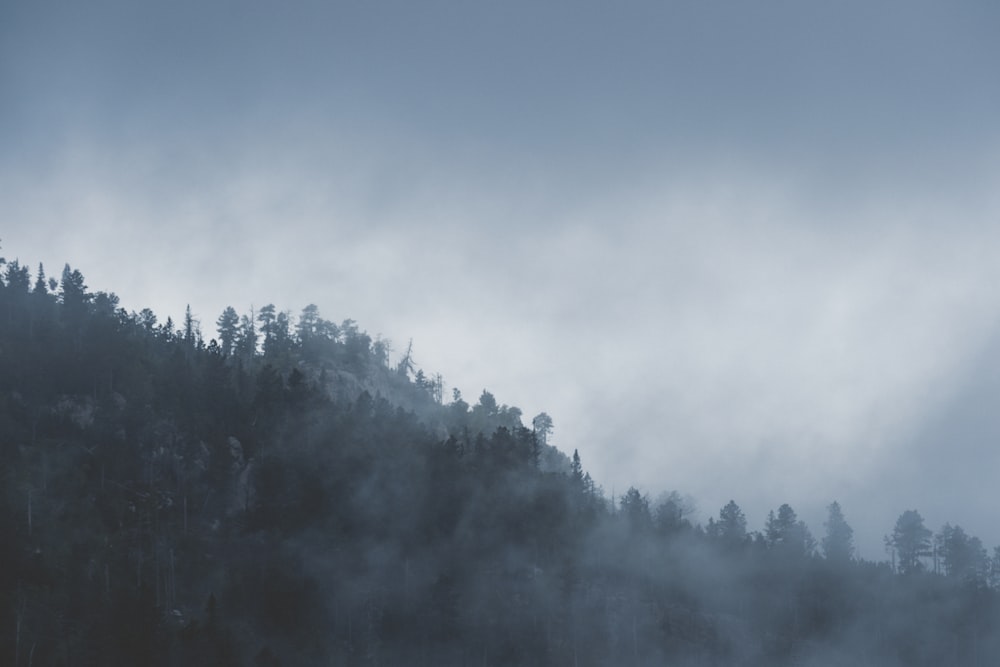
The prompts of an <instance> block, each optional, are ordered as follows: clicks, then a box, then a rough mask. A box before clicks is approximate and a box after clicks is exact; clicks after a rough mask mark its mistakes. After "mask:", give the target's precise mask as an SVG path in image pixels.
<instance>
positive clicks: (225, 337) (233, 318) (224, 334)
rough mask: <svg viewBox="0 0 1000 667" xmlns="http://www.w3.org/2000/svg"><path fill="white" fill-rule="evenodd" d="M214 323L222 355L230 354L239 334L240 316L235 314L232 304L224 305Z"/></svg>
mask: <svg viewBox="0 0 1000 667" xmlns="http://www.w3.org/2000/svg"><path fill="white" fill-rule="evenodd" d="M216 325H217V327H218V332H219V343H220V345H221V352H222V356H224V357H228V356H231V355H232V354H233V350H234V346H235V344H236V340H237V338H238V336H239V325H240V316H239V315H237V314H236V309H235V308H233V307H232V306H226V308H225V310H223V311H222V314H221V315H219V319H218V321H217V322H216Z"/></svg>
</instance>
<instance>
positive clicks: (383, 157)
mask: <svg viewBox="0 0 1000 667" xmlns="http://www.w3.org/2000/svg"><path fill="white" fill-rule="evenodd" d="M998 34H1000V5H997V4H996V3H993V2H954V3H937V2H934V3H932V2H920V1H913V0H907V1H905V2H903V1H898V2H871V1H870V0H867V1H865V2H837V3H830V2H790V1H786V2H778V1H761V2H701V1H698V2H695V1H694V0H687V1H680V0H678V1H668V0H662V1H659V2H618V3H610V2H589V1H582V0H578V1H575V2H522V1H520V0H506V1H505V2H474V1H471V0H470V1H468V2H458V1H449V2H445V1H440V2H436V1H425V2H412V1H411V0H407V1H400V2H379V1H378V0H366V1H364V2H361V1H350V2H302V3H293V2H280V3H279V2H272V3H267V2H256V3H255V2H247V1H245V0H241V1H239V2H237V1H233V2H214V3H207V2H193V1H192V2H185V1H171V2H167V1H163V2H136V1H134V0H129V1H120V2H101V1H100V0H93V1H91V2H64V3H50V2H27V1H25V2H20V1H18V0H7V1H6V2H2V3H0V238H2V242H3V254H4V255H5V256H7V258H8V259H12V258H14V257H19V258H20V259H21V260H22V262H29V263H31V264H32V266H34V265H35V264H36V263H37V262H39V261H44V262H45V264H46V267H47V269H48V272H49V274H50V275H58V273H59V271H60V270H61V268H62V265H63V263H64V262H70V263H71V264H72V265H73V266H74V267H75V268H80V269H81V271H82V272H83V273H84V275H85V276H86V278H87V282H88V285H89V286H90V288H91V289H94V290H97V289H105V290H113V291H115V292H117V293H118V294H119V296H121V298H122V301H123V305H124V306H126V307H127V308H129V309H131V310H139V309H141V308H142V307H145V306H150V307H153V308H154V310H156V311H157V313H158V314H159V315H160V318H161V320H162V319H166V316H167V315H173V316H174V318H175V319H177V318H178V317H180V316H181V315H182V313H183V311H184V307H185V305H186V304H188V303H190V304H191V307H192V309H193V310H194V312H195V314H196V315H197V316H198V317H199V318H200V319H201V321H202V323H203V326H204V329H205V330H206V333H207V334H209V335H210V334H212V333H214V328H215V326H214V323H215V320H216V318H217V317H218V315H219V313H220V312H221V311H222V309H223V308H224V307H225V306H226V305H233V306H234V307H236V308H237V310H239V311H241V312H245V311H248V310H249V309H250V307H251V305H253V306H256V307H259V306H261V305H264V304H266V303H270V302H273V303H275V304H276V305H278V307H280V308H287V309H290V310H292V311H293V312H294V313H296V314H297V313H298V311H299V310H300V309H301V308H302V307H303V306H305V305H306V304H308V303H311V302H312V303H316V304H318V305H319V306H320V310H321V312H322V314H323V315H324V316H326V317H327V318H329V319H333V320H336V321H340V320H342V319H344V318H348V317H350V318H353V319H355V320H357V321H358V322H359V324H360V325H361V327H362V328H364V329H367V330H368V331H369V333H371V334H373V335H374V334H378V333H380V334H382V335H383V336H386V337H389V338H390V339H392V340H393V341H394V344H395V348H396V350H397V351H399V350H401V349H403V348H405V345H406V341H407V340H408V339H409V338H410V337H412V338H413V341H414V354H415V358H416V361H417V362H418V364H419V365H420V366H422V367H423V368H424V369H425V370H427V371H428V372H441V373H442V374H443V375H444V378H445V381H446V383H447V386H448V389H449V390H450V388H451V387H458V388H459V389H461V390H462V391H463V393H464V395H465V398H466V399H467V400H470V401H475V399H476V398H478V396H479V394H480V392H481V391H482V390H483V388H487V389H489V390H490V391H492V392H493V393H494V394H496V396H497V398H498V400H500V401H501V402H504V403H508V404H512V405H518V406H520V407H521V408H522V409H523V410H524V412H525V413H526V417H528V418H530V417H531V416H532V415H534V414H535V413H537V412H539V411H541V410H545V411H547V412H549V414H551V415H552V417H553V419H554V421H555V425H556V432H555V440H554V442H555V444H557V445H558V446H559V447H560V448H562V449H564V450H566V451H568V452H572V450H573V448H579V450H580V453H581V456H582V457H583V461H584V464H585V467H586V468H588V469H589V470H590V471H591V473H592V474H593V475H594V477H595V478H596V479H597V480H598V481H599V482H600V483H601V484H603V485H604V487H605V489H606V490H607V491H609V492H610V491H611V490H612V489H614V490H615V491H616V493H619V494H620V493H622V492H624V491H625V489H626V488H627V487H628V485H630V484H637V485H639V486H640V487H641V488H642V489H643V490H644V491H647V492H649V493H650V494H651V495H653V496H655V495H656V494H657V493H659V492H660V491H663V490H669V489H677V490H680V491H681V492H684V493H690V494H692V495H693V496H694V497H695V498H696V499H697V501H698V504H699V508H700V511H701V517H700V518H701V519H702V520H705V519H707V517H708V516H709V515H710V514H715V513H716V512H717V511H718V508H719V507H721V506H722V504H724V503H725V502H726V501H728V500H729V499H730V498H734V499H736V501H737V502H738V503H740V504H741V505H742V507H743V508H744V510H745V511H746V513H747V515H748V518H749V521H750V525H751V527H752V528H760V527H761V526H762V524H763V521H764V519H765V515H766V512H767V510H768V509H772V508H776V507H777V506H778V505H779V504H781V503H783V502H788V503H790V504H791V505H792V506H793V507H795V508H796V509H797V510H799V514H800V516H801V517H803V518H805V519H806V520H807V521H808V522H809V523H810V525H811V527H812V529H813V532H814V533H816V534H817V536H819V535H820V534H821V533H822V520H823V516H824V514H823V507H824V506H825V505H826V504H827V503H829V502H830V501H831V500H833V499H837V500H839V501H840V503H841V505H842V506H843V508H844V511H845V513H846V515H847V518H848V520H849V522H851V523H852V524H853V525H854V527H855V529H856V531H857V533H858V538H859V542H860V544H861V547H862V554H863V555H864V556H866V557H868V558H882V557H884V553H883V551H882V548H881V540H880V538H881V536H882V535H883V534H884V533H887V532H890V531H891V529H892V525H893V523H894V521H895V518H896V517H897V516H898V515H899V513H900V512H902V511H903V510H905V509H909V508H916V509H919V510H920V511H921V512H922V514H923V515H924V517H925V518H926V519H927V523H928V525H929V527H931V528H932V529H934V530H937V529H938V528H939V527H940V526H941V524H943V523H944V522H945V521H951V522H953V523H954V522H958V523H961V524H962V525H963V526H964V527H965V528H966V530H968V531H969V532H971V533H973V534H977V535H979V536H980V537H982V538H983V539H984V541H985V542H986V543H987V544H989V545H990V546H992V545H995V544H1000V525H998V524H997V522H996V512H995V507H996V504H995V503H996V497H995V496H996V481H997V477H998V473H1000V416H998V414H1000V410H998V409H997V407H996V406H997V405H998V404H1000V328H998V325H1000V290H998V285H1000V261H997V254H998V249H1000V76H998V75H997V72H998V70H1000V40H997V39H996V36H997V35H998Z"/></svg>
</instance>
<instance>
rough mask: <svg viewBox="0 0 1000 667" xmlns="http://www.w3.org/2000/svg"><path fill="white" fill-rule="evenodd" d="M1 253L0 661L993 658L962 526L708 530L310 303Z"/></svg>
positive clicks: (732, 526)
mask: <svg viewBox="0 0 1000 667" xmlns="http://www.w3.org/2000/svg"><path fill="white" fill-rule="evenodd" d="M0 261H2V260H0ZM2 264H3V265H2V267H0V269H2V271H0V276H2V277H0V475H2V487H0V489H2V493H0V664H9V665H13V666H15V667H24V666H31V667H34V666H39V667H41V666H48V665H65V666H67V667H69V666H77V665H224V666H229V665H232V666H236V665H247V666H259V667H268V666H276V665H284V666H286V667H290V666H293V665H426V666H428V667H431V666H433V667H449V666H452V665H455V666H458V665H567V666H572V667H578V666H583V665H908V666H912V665H935V666H939V665H995V664H1000V632H998V630H1000V550H994V551H993V552H992V553H991V552H988V551H987V549H986V547H985V546H984V545H983V544H982V543H981V542H980V540H979V539H977V538H976V537H974V536H972V535H969V534H967V533H966V532H965V531H964V530H963V529H962V528H961V527H960V526H958V525H945V526H944V527H942V528H940V529H939V530H938V531H937V532H934V531H933V530H932V529H931V528H928V527H926V526H925V525H924V521H923V519H922V517H921V516H920V514H919V512H918V511H916V510H910V511H907V512H904V513H903V514H902V515H901V516H900V517H899V519H898V521H897V522H896V524H895V525H894V526H887V527H886V531H887V536H886V546H887V552H886V553H887V556H886V561H884V562H869V561H864V560H860V559H858V558H857V557H856V555H855V554H856V550H855V549H854V546H853V540H852V531H851V528H850V526H849V524H848V519H847V518H846V517H845V512H844V511H843V510H842V508H841V507H840V506H839V505H838V504H837V503H836V502H831V504H830V505H829V516H828V519H827V521H826V522H825V524H824V526H823V527H822V530H821V531H817V532H816V534H815V535H816V536H815V537H814V534H813V532H812V531H811V530H810V528H809V527H807V526H806V525H805V524H804V523H803V522H802V521H800V520H799V519H798V518H797V516H796V513H795V511H794V510H793V509H792V507H790V506H789V505H787V504H786V505H782V506H781V507H778V508H776V509H775V510H774V511H773V512H771V513H770V514H769V515H768V516H767V517H766V519H765V520H764V521H763V523H762V525H761V528H760V530H752V529H751V528H750V525H749V522H748V519H747V517H746V516H744V513H743V512H742V510H741V509H740V507H739V506H738V504H737V503H736V502H735V501H733V502H729V503H727V504H726V505H725V507H723V508H721V510H720V511H719V512H718V515H717V516H714V517H712V518H711V519H709V520H708V521H707V524H705V525H702V524H700V523H698V522H696V521H695V518H694V517H693V515H692V514H691V510H690V506H689V504H688V503H687V502H686V501H685V500H684V498H682V497H681V496H680V495H679V494H677V493H667V494H663V495H662V496H660V497H657V498H650V497H648V496H647V495H645V494H643V493H642V492H641V491H639V490H637V489H635V488H631V489H629V490H628V491H627V492H625V493H624V494H622V495H620V496H619V497H609V496H608V495H607V494H605V493H604V491H603V490H602V489H601V488H600V486H599V485H597V484H596V483H595V482H594V480H592V479H591V477H590V475H588V474H587V473H586V472H585V471H584V468H583V465H582V463H581V461H580V457H579V455H578V454H576V453H575V452H574V453H573V455H572V456H566V455H564V454H563V453H561V452H559V451H557V450H556V449H554V448H553V447H552V446H550V445H549V444H548V440H549V439H550V435H551V433H552V429H553V422H552V419H551V418H549V417H548V415H546V414H544V413H542V414H540V415H538V416H537V417H535V418H534V419H531V420H530V421H529V420H525V419H524V418H523V415H522V414H521V412H520V410H518V409H517V408H515V407H512V406H508V405H503V404H499V403H498V402H497V400H496V398H495V397H494V396H493V395H492V394H491V393H489V392H488V391H483V392H482V394H481V395H480V396H479V397H478V399H477V400H476V402H475V403H474V404H470V403H469V402H466V400H464V399H463V397H462V395H461V393H460V392H459V391H457V390H454V391H452V392H450V395H448V396H445V395H444V394H445V392H444V383H443V380H442V378H441V377H440V376H435V375H427V374H425V373H424V372H423V371H421V370H419V369H417V368H416V366H415V364H414V363H413V356H412V354H411V351H410V349H409V348H407V349H406V350H405V351H403V350H397V351H393V350H392V349H391V346H390V345H389V343H388V341H385V340H382V339H379V338H375V339H373V338H372V337H371V336H369V335H368V334H366V333H365V332H364V331H363V330H362V329H360V328H359V326H358V325H357V324H356V323H355V322H353V321H351V320H343V321H341V322H340V323H339V324H337V323H334V322H333V321H329V320H326V319H324V318H323V317H322V316H321V314H320V312H319V311H318V309H317V308H316V307H315V306H312V305H310V306H307V307H305V308H304V309H303V310H302V311H301V313H300V314H298V315H292V314H291V313H290V312H287V311H282V310H279V309H278V308H276V307H275V306H273V305H266V306H263V307H261V308H260V309H259V310H256V311H254V310H252V309H251V310H249V311H248V312H246V313H244V314H240V313H238V312H237V311H236V310H235V309H233V308H226V309H225V311H224V312H223V313H221V314H220V315H219V317H218V319H217V320H215V321H213V322H212V323H211V324H210V325H204V324H202V323H199V322H198V321H197V320H196V319H195V317H194V316H193V315H192V313H191V311H190V309H189V310H188V312H187V313H186V315H185V316H184V318H183V321H181V322H179V323H177V324H175V323H174V322H173V321H172V320H171V319H169V318H168V319H166V320H165V321H163V322H161V321H160V320H159V318H158V317H157V316H156V314H154V313H153V312H152V311H151V310H148V309H144V310H141V311H139V312H134V311H127V310H126V309H125V308H123V307H122V306H121V304H120V303H119V299H118V298H117V297H116V296H115V295H114V294H113V293H110V292H101V291H96V292H91V291H89V288H88V287H87V285H86V284H85V279H84V276H83V274H82V273H81V272H80V271H79V270H75V269H72V268H71V267H70V266H69V265H67V266H66V267H65V268H64V269H63V270H62V274H61V276H60V277H59V278H58V279H55V278H52V279H48V278H46V275H45V271H44V267H42V266H38V268H37V270H31V269H29V267H28V266H25V265H22V264H21V263H20V262H18V261H16V260H10V261H3V262H2ZM526 422H527V423H526ZM672 482H673V483H677V484H680V485H683V480H664V484H665V485H670V484H671V483H672Z"/></svg>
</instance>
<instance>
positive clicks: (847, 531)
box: [822, 501, 854, 563]
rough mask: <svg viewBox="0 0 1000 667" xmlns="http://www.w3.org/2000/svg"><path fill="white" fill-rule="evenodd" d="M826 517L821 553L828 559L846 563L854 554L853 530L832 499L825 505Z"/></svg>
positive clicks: (838, 505)
mask: <svg viewBox="0 0 1000 667" xmlns="http://www.w3.org/2000/svg"><path fill="white" fill-rule="evenodd" d="M826 509H827V518H826V522H825V523H824V524H823V526H824V527H825V528H826V535H825V536H824V537H823V542H822V546H823V555H824V556H825V557H826V559H827V560H828V561H831V562H836V563H846V562H847V561H849V560H851V558H853V556H854V530H853V529H852V528H851V527H850V526H849V525H847V521H846V520H845V519H844V514H843V512H842V511H841V509H840V503H838V502H837V501H834V502H832V503H830V504H829V505H828V506H827V508H826Z"/></svg>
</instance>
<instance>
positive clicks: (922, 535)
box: [886, 510, 931, 574]
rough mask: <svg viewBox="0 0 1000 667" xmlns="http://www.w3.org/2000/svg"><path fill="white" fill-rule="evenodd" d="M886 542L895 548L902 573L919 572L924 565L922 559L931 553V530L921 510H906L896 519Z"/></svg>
mask: <svg viewBox="0 0 1000 667" xmlns="http://www.w3.org/2000/svg"><path fill="white" fill-rule="evenodd" d="M886 544H887V545H888V546H890V547H891V548H892V549H893V550H894V553H895V554H896V558H897V561H898V568H899V571H900V572H901V573H902V574H911V573H913V572H919V571H920V570H922V569H923V567H924V565H923V563H922V562H921V560H920V559H921V558H924V557H926V556H930V555H931V531H930V530H928V529H927V528H926V527H925V526H924V518H923V517H922V516H920V512H918V511H916V510H906V511H905V512H903V513H902V514H900V515H899V518H898V519H897V520H896V526H895V528H893V531H892V536H891V537H887V538H886Z"/></svg>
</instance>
